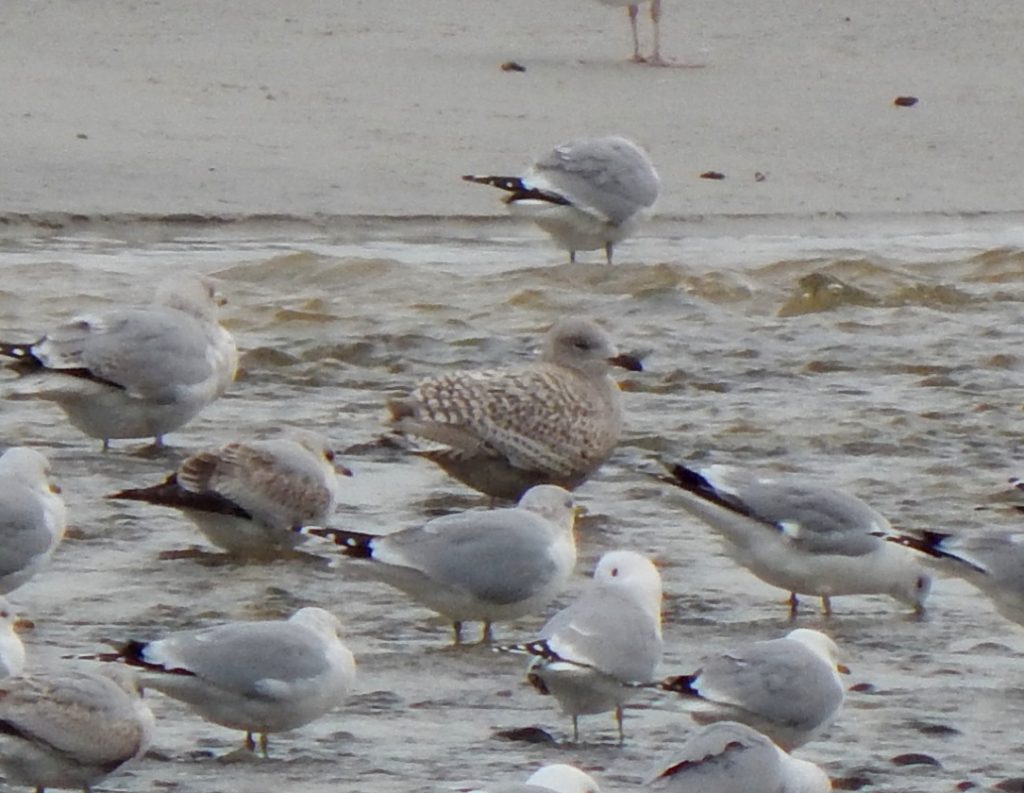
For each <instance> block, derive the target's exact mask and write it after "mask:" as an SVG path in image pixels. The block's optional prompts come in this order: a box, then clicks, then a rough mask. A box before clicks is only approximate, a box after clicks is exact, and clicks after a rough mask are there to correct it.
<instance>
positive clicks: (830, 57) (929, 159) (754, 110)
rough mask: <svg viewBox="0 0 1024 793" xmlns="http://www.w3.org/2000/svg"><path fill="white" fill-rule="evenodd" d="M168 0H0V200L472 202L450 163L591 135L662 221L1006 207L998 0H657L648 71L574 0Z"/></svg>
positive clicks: (516, 155) (1013, 190)
mask: <svg viewBox="0 0 1024 793" xmlns="http://www.w3.org/2000/svg"><path fill="white" fill-rule="evenodd" d="M179 5H180V4H176V3H172V2H170V0H152V1H151V2H148V3H142V4H140V3H135V2H128V0H116V1H112V2H108V3H104V4H102V6H96V5H94V4H86V3H76V2H71V0H52V1H51V2H45V3H44V2H40V3H31V4H16V5H12V6H11V7H10V8H8V9H6V10H5V15H4V16H5V19H4V20H3V21H2V22H0V41H2V42H3V46H2V47H0V68H2V69H3V71H4V73H5V75H6V79H5V80H4V81H3V85H2V86H0V99H2V101H0V118H2V119H3V124H4V128H5V130H6V135H5V137H6V142H5V149H6V153H7V157H6V158H5V159H6V160H7V167H6V168H5V179H4V187H5V190H4V200H3V201H2V202H0V214H6V215H11V214H12V213H14V214H17V213H28V214H34V213H47V212H57V213H62V212H66V213H76V214H81V215H85V216H94V215H103V214H117V213H124V214H128V215H139V214H141V215H147V214H151V215H164V214H174V213H194V214H198V215H204V216H205V215H218V216H220V215H252V214H259V213H271V214H283V215H288V216H295V217H305V216H310V215H318V214H321V215H326V216H348V215H387V216H395V215H397V216H406V215H430V216H436V215H440V216H451V215H454V216H467V215H468V216H472V215H485V216H486V215H493V214H497V213H498V212H500V206H499V205H498V203H497V199H496V197H495V196H492V195H490V194H489V193H488V191H487V190H485V189H483V188H476V189H474V187H473V186H470V185H465V184H463V183H462V182H460V181H459V179H458V176H459V174H461V173H463V172H470V171H473V172H480V171H488V170H490V171H494V172H502V171H512V172H516V171H518V170H520V169H521V168H522V167H523V166H525V165H526V164H527V163H528V162H529V161H530V160H531V159H532V158H533V157H534V156H535V155H537V154H539V153H541V152H543V151H544V150H545V149H546V148H547V147H549V146H550V145H552V144H554V143H557V142H559V141H561V140H563V139H566V138H570V137H574V136H577V135H582V134H595V133H601V132H610V131H618V132H622V133H624V134H627V135H629V136H630V137H633V138H634V139H636V140H637V141H638V142H640V143H642V144H643V145H645V146H646V147H647V148H648V149H649V150H650V152H651V154H652V157H653V159H654V161H655V163H656V164H657V166H658V168H659V171H660V172H661V175H662V181H663V194H662V198H661V201H660V202H659V204H658V207H657V213H658V214H659V215H665V216H668V217H691V216H702V217H703V216H714V215H737V214H738V215H760V214H783V215H787V214H792V215H798V216H799V215H810V216H813V215H816V214H818V213H854V214H856V213H878V214H887V213H897V214H903V213H912V214H914V213H977V212H986V213H988V212H995V213H1000V212H1016V211H1019V210H1022V209H1024V200H1022V199H1021V196H1020V184H1021V183H1022V182H1024V154H1022V152H1024V146H1022V144H1024V132H1022V131H1024V84H1022V82H1021V81H1020V79H1019V76H1020V74H1022V73H1024V52H1022V50H1021V48H1020V46H1019V41H1018V35H1017V34H1018V31H1019V30H1020V26H1021V23H1022V22H1024V8H1022V7H1020V6H1019V5H1017V4H1014V3H1007V2H999V1H998V0H979V2H976V3H972V4H971V6H970V17H969V18H968V17H967V16H966V14H965V12H964V10H963V5H962V4H961V3H959V2H957V0H941V1H938V2H925V1H924V0H913V1H912V2H905V3H888V4H879V3H874V2H869V0H859V2H852V3H846V4H844V5H843V6H842V8H841V9H840V8H828V7H823V8H820V9H817V8H810V7H808V6H807V4H806V3H805V2H802V0H780V2H777V3H773V4H772V6H771V14H770V16H769V15H767V14H765V13H763V12H764V10H765V9H762V8H760V7H759V6H758V5H757V4H753V5H751V4H749V3H740V2H731V3H730V2H721V3H715V4H712V3H704V4H694V3H682V2H678V0H666V3H665V5H666V13H665V19H664V23H663V52H664V54H665V55H666V56H668V57H669V58H671V59H674V60H675V61H676V62H677V63H678V64H680V65H682V66H685V67H686V68H668V69H655V68H647V67H640V66H636V65H633V64H630V63H627V62H626V61H625V56H626V55H627V54H628V52H629V41H628V25H627V22H626V19H625V14H624V13H623V12H621V11H619V10H618V9H609V8H606V7H604V6H602V5H600V4H597V3H592V2H587V0H558V1H557V2H555V0H519V1H518V2H515V3H508V2H497V1H496V0H494V1H491V2H481V1H480V0H444V2H434V3H427V4H423V5H422V7H420V6H419V5H417V6H410V4H408V3H401V2H397V1H395V2H390V1H389V0H377V1H376V2H369V1H368V0H367V1H366V2H345V3H321V2H298V3H292V4H290V5H289V6H288V8H287V9H282V7H281V6H280V4H279V3H275V2H270V0H256V1H254V2H240V1H238V2H224V3H217V4H189V5H188V7H187V8H184V9H179ZM642 31H643V33H644V35H645V36H649V25H648V24H647V22H646V20H645V24H644V27H643V29H642ZM645 46H646V45H645ZM508 60H515V61H517V62H519V63H521V64H523V65H525V66H526V68H527V71H526V72H525V73H513V72H504V71H501V70H500V68H499V65H500V64H501V63H502V62H504V61H508ZM897 95H914V96H917V97H919V99H920V102H919V103H918V104H917V105H916V106H914V107H912V108H899V107H894V106H893V105H892V100H893V98H894V97H895V96H897ZM706 170H717V171H720V172H722V173H724V174H725V175H726V179H724V180H722V181H709V180H705V179H700V178H699V177H698V175H699V174H700V173H701V172H703V171H706ZM756 172H760V173H762V174H764V175H765V176H766V178H765V179H764V181H755V178H754V174H755V173H756Z"/></svg>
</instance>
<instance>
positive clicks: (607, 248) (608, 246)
mask: <svg viewBox="0 0 1024 793" xmlns="http://www.w3.org/2000/svg"><path fill="white" fill-rule="evenodd" d="M604 256H605V258H606V259H607V260H608V264H611V263H612V244H611V243H610V242H606V243H605V244H604Z"/></svg>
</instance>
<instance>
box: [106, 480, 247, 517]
mask: <svg viewBox="0 0 1024 793" xmlns="http://www.w3.org/2000/svg"><path fill="white" fill-rule="evenodd" d="M104 498H111V499H125V500H127V501H144V502H146V503H147V504H156V505H157V506H161V507H174V508H175V509H191V510H195V511H196V512H209V513H216V514H218V515H228V516H230V517H235V518H243V519H245V520H251V519H252V515H251V514H250V513H249V512H248V511H246V510H244V509H242V508H241V507H240V506H238V504H236V503H235V502H234V501H231V500H230V499H227V498H224V496H221V495H220V494H218V493H214V492H194V491H192V490H189V489H187V488H185V487H182V486H181V482H179V481H178V475H177V474H171V475H170V476H168V477H167V478H166V479H165V480H164V481H163V482H160V483H159V484H156V485H150V486H149V487H134V488H126V489H125V490H118V491H117V492H116V493H109V494H107V495H106V496H104Z"/></svg>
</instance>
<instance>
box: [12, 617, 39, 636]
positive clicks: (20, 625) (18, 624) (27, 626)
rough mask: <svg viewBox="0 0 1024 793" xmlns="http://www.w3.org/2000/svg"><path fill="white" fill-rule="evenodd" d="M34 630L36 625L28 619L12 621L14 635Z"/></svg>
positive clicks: (21, 618) (22, 618)
mask: <svg viewBox="0 0 1024 793" xmlns="http://www.w3.org/2000/svg"><path fill="white" fill-rule="evenodd" d="M35 629H36V624H35V623H34V622H32V620H30V619H27V618H25V617H18V618H17V619H16V620H14V632H15V633H25V632H26V631H34V630H35Z"/></svg>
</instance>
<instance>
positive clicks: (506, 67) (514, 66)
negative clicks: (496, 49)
mask: <svg viewBox="0 0 1024 793" xmlns="http://www.w3.org/2000/svg"><path fill="white" fill-rule="evenodd" d="M501 70H502V71H503V72H525V71H526V67H525V66H523V64H521V63H516V62H515V61H505V62H504V63H503V64H501Z"/></svg>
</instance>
